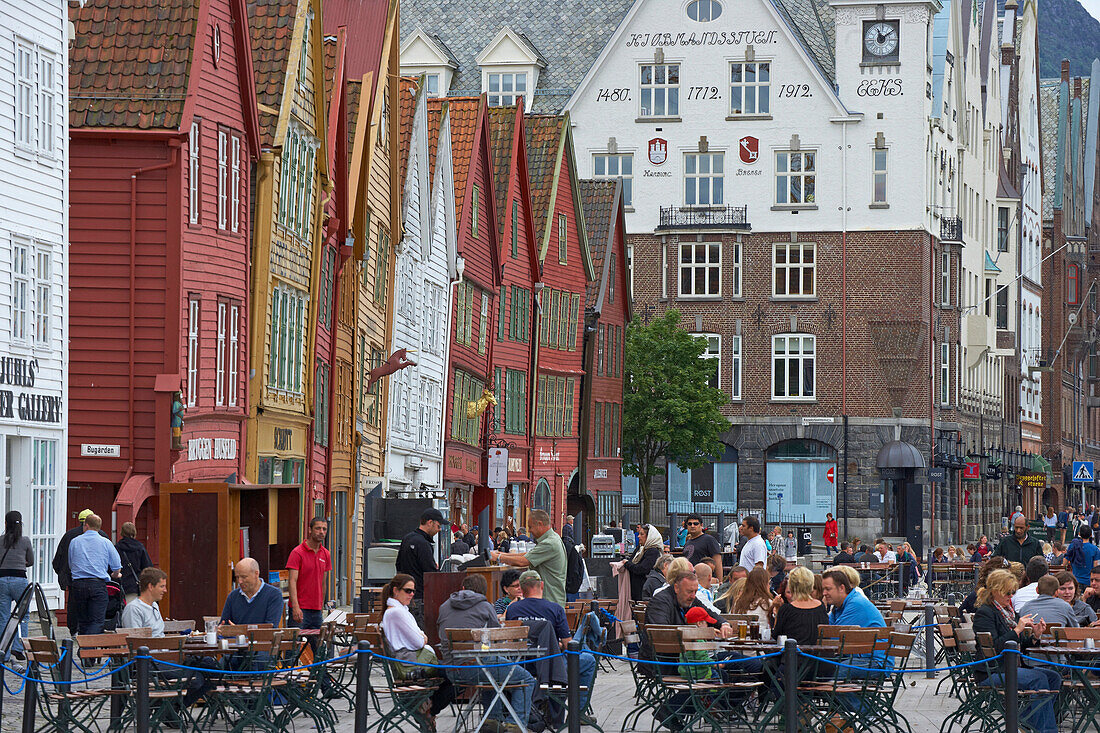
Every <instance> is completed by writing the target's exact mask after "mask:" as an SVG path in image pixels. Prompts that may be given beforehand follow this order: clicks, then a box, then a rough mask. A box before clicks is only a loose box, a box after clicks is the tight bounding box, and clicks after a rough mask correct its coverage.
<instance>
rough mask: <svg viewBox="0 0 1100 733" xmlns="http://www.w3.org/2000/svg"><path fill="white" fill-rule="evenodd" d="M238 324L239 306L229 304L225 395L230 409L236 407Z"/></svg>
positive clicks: (238, 354) (239, 316)
mask: <svg viewBox="0 0 1100 733" xmlns="http://www.w3.org/2000/svg"><path fill="white" fill-rule="evenodd" d="M240 322H241V306H240V305H239V304H237V303H232V302H231V303H230V304H229V359H228V362H229V365H228V366H229V369H228V371H229V377H228V378H227V380H226V394H227V396H228V400H227V401H228V404H229V406H230V407H236V406H237V389H238V387H237V375H238V369H239V367H238V364H239V363H240V361H239V360H240V357H241V355H240V349H241V340H240V330H239V329H240Z"/></svg>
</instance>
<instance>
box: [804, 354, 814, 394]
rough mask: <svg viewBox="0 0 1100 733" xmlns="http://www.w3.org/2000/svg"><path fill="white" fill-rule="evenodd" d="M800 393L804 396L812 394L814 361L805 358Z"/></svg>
mask: <svg viewBox="0 0 1100 733" xmlns="http://www.w3.org/2000/svg"><path fill="white" fill-rule="evenodd" d="M802 394H803V396H805V397H813V396H814V362H813V360H812V359H806V361H805V362H804V363H803V369H802Z"/></svg>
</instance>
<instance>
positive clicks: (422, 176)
mask: <svg viewBox="0 0 1100 733" xmlns="http://www.w3.org/2000/svg"><path fill="white" fill-rule="evenodd" d="M427 108H428V102H427V94H426V93H425V92H423V91H421V92H418V93H417V99H416V107H415V112H414V115H413V125H412V133H411V136H410V140H409V154H408V155H409V157H408V165H407V167H406V173H405V182H404V193H403V197H402V201H403V211H402V220H403V222H404V227H403V228H404V236H403V237H402V239H401V242H400V245H399V246H398V248H397V256H396V260H395V267H396V270H395V281H394V292H395V293H396V301H395V305H396V308H395V309H394V316H393V348H394V349H395V350H396V349H407V350H408V355H409V358H410V359H411V360H412V361H414V362H416V366H412V367H408V368H406V369H402V370H401V371H399V372H397V373H396V374H394V375H392V376H391V377H390V378H389V380H388V383H389V395H388V399H389V416H390V418H389V420H388V421H387V425H388V434H387V437H386V464H385V465H386V484H387V491H388V492H390V493H391V495H395V496H432V495H433V494H434V493H435V492H438V491H441V490H442V485H443V483H442V470H443V448H442V445H443V441H442V436H443V416H444V409H443V406H444V402H443V400H444V394H445V387H444V385H445V384H446V366H447V361H446V359H447V346H448V336H449V331H448V329H447V324H449V323H450V318H449V315H450V312H449V302H450V299H449V297H448V291H449V286H448V283H449V274H450V273H451V271H452V270H453V262H454V252H455V233H454V227H455V224H454V176H453V173H452V170H451V165H450V162H451V152H450V133H449V127H450V125H449V122H448V118H447V116H446V115H445V114H444V118H443V120H442V122H441V124H442V125H443V129H442V130H441V131H440V135H439V142H438V150H437V151H436V170H435V176H434V178H433V177H432V176H431V171H430V170H429V156H428V152H429V151H428V109H427Z"/></svg>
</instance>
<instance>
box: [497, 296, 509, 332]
mask: <svg viewBox="0 0 1100 733" xmlns="http://www.w3.org/2000/svg"><path fill="white" fill-rule="evenodd" d="M507 299H508V286H507V285H501V286H500V298H499V299H498V300H497V304H498V305H497V341H503V340H504V326H505V316H507V315H508V312H507V311H506V310H505V308H504V304H505V302H507Z"/></svg>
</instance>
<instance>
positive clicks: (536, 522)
mask: <svg viewBox="0 0 1100 733" xmlns="http://www.w3.org/2000/svg"><path fill="white" fill-rule="evenodd" d="M527 526H528V527H529V528H530V530H531V536H532V537H534V538H535V546H534V547H532V548H531V549H530V550H528V551H527V552H526V553H524V554H520V553H517V552H499V551H497V550H494V551H492V552H491V553H489V559H490V560H492V561H494V562H501V563H504V564H505V565H515V566H516V567H520V568H531V569H532V570H534V571H535V572H537V573H538V574H539V577H541V578H542V584H543V598H545V599H546V600H548V601H553V602H554V603H559V604H561V605H562V606H564V605H565V571H566V561H565V543H564V542H562V539H561V536H560V535H558V533H557V532H555V531H554V530H553V528H552V527H551V526H550V515H549V514H547V513H546V512H544V511H542V510H541V509H535V510H534V511H532V512H531V513H529V514H528V515H527Z"/></svg>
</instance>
